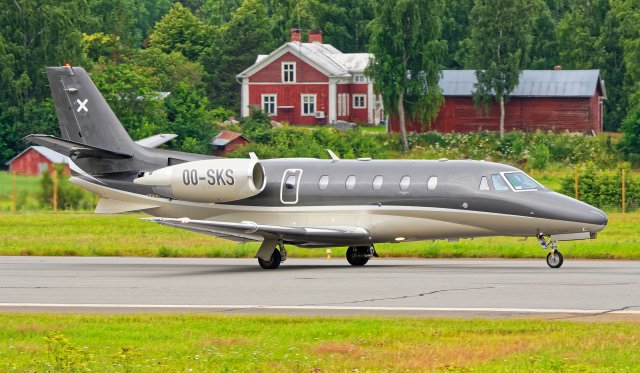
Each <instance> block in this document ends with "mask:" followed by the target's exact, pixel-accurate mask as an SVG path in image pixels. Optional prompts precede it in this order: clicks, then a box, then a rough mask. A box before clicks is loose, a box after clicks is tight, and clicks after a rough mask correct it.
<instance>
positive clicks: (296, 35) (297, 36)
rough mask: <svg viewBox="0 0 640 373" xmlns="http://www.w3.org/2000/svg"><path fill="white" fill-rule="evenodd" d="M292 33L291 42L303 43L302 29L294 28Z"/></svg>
mask: <svg viewBox="0 0 640 373" xmlns="http://www.w3.org/2000/svg"><path fill="white" fill-rule="evenodd" d="M290 32H291V41H297V42H301V41H302V34H301V33H300V29H297V28H292V29H291V31H290Z"/></svg>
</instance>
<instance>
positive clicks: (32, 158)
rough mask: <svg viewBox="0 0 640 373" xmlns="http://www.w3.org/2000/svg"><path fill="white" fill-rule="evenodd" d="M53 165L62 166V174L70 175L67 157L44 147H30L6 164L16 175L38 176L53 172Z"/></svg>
mask: <svg viewBox="0 0 640 373" xmlns="http://www.w3.org/2000/svg"><path fill="white" fill-rule="evenodd" d="M54 164H64V165H65V168H64V173H65V174H66V175H70V174H71V171H70V170H69V157H66V156H64V155H62V154H60V153H56V152H54V151H53V150H51V149H48V148H45V147H44V146H30V147H28V148H27V149H25V150H24V151H23V152H22V153H20V154H18V155H16V156H15V157H13V159H11V160H10V161H9V162H7V165H9V171H10V172H15V173H16V174H18V175H31V176H39V175H40V174H42V172H44V171H49V172H50V173H51V172H53V165H54Z"/></svg>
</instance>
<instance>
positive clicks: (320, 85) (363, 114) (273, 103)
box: [237, 29, 384, 125]
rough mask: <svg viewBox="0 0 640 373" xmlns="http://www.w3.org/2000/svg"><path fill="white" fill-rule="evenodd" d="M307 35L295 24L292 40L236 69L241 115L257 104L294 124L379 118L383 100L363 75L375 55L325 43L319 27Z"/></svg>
mask: <svg viewBox="0 0 640 373" xmlns="http://www.w3.org/2000/svg"><path fill="white" fill-rule="evenodd" d="M308 41H309V42H308V43H303V42H302V35H301V33H300V30H298V29H292V30H291V41H290V42H288V43H285V44H283V45H282V46H281V47H279V48H278V49H276V50H275V51H273V52H271V54H269V55H260V56H258V58H257V59H256V63H255V64H253V65H252V66H250V67H249V68H247V69H246V70H245V71H243V72H242V73H240V74H238V75H237V78H238V79H239V80H241V81H242V105H241V108H242V109H241V110H242V116H248V115H249V114H250V109H251V108H252V107H253V108H259V109H261V110H262V111H264V112H265V113H267V114H269V116H271V117H272V119H273V120H276V121H280V122H288V123H290V124H302V125H313V124H331V123H334V122H335V121H336V120H343V121H347V122H356V123H376V124H377V123H379V122H380V120H381V119H383V118H384V109H383V107H382V101H381V99H380V97H379V96H377V95H374V93H373V84H372V82H371V81H370V80H369V79H368V78H367V77H365V75H364V70H365V68H366V67H367V65H368V64H369V59H370V58H371V55H370V54H368V53H342V52H340V51H339V50H337V49H336V48H334V47H333V46H331V45H329V44H323V43H322V32H321V31H319V30H311V31H309V37H308Z"/></svg>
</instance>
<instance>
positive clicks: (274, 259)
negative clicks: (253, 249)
mask: <svg viewBox="0 0 640 373" xmlns="http://www.w3.org/2000/svg"><path fill="white" fill-rule="evenodd" d="M276 245H277V246H278V248H276ZM268 251H271V256H270V257H269V256H267V258H266V259H265V256H266V255H265V254H266V253H267V252H268ZM256 256H257V257H258V264H260V267H262V268H263V269H276V268H278V267H280V264H281V263H282V262H284V261H285V260H287V250H286V249H285V248H284V245H283V244H282V242H276V241H267V240H265V241H264V242H262V246H260V249H259V250H258V254H257V255H256Z"/></svg>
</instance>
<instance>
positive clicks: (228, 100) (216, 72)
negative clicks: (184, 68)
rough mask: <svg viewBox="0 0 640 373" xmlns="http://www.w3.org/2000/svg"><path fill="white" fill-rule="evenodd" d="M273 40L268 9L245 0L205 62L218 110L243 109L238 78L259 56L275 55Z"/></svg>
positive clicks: (210, 87) (206, 54)
mask: <svg viewBox="0 0 640 373" xmlns="http://www.w3.org/2000/svg"><path fill="white" fill-rule="evenodd" d="M270 41H271V38H270V25H269V19H268V17H267V13H266V9H265V7H264V6H263V5H262V4H261V3H260V2H259V1H258V0H244V1H243V2H242V5H241V6H240V8H238V11H237V12H236V13H235V14H234V15H233V17H232V18H231V20H230V21H229V22H227V23H226V24H224V25H222V26H221V27H220V29H219V30H218V33H217V34H216V37H215V42H214V43H213V44H212V45H211V46H210V47H209V48H208V49H207V50H206V52H205V53H204V54H203V56H202V59H201V62H202V65H203V66H204V68H205V70H206V71H207V73H208V76H207V77H206V82H207V92H208V97H209V100H210V101H211V104H212V105H213V106H214V107H216V106H221V107H226V108H233V109H234V110H236V111H238V110H239V109H240V85H239V84H238V82H237V81H236V77H235V76H236V74H238V73H240V72H241V71H242V70H244V69H246V68H247V67H249V66H251V65H252V64H253V63H254V62H255V58H256V55H258V54H265V53H269V52H271V49H272V48H273V44H272V43H271V42H270Z"/></svg>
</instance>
